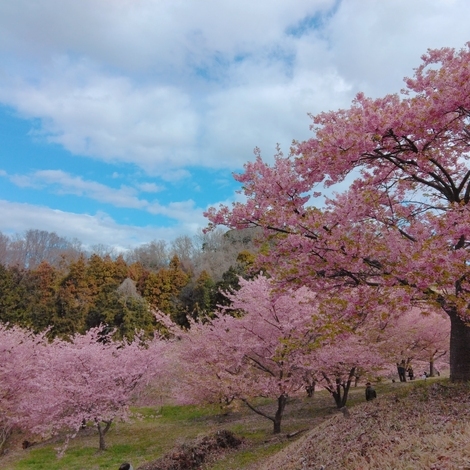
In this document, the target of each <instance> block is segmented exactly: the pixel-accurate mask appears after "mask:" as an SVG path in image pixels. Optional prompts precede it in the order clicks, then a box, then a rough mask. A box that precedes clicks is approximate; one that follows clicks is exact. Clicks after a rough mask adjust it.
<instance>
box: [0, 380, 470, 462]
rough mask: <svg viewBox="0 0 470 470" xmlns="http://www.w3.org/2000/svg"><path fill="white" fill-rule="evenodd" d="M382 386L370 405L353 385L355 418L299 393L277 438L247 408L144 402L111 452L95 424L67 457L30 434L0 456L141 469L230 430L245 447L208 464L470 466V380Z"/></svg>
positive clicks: (116, 435)
mask: <svg viewBox="0 0 470 470" xmlns="http://www.w3.org/2000/svg"><path fill="white" fill-rule="evenodd" d="M376 389H377V391H378V395H379V396H378V399H377V400H376V401H374V402H371V403H365V402H364V388H363V387H358V388H357V389H353V390H352V393H351V399H350V404H349V410H350V416H349V418H347V417H345V416H344V415H343V414H342V413H339V412H338V411H337V410H336V409H335V407H334V404H333V400H332V398H331V397H330V396H329V395H328V394H327V393H326V392H325V391H320V392H316V394H315V396H314V397H313V398H310V399H309V398H307V397H301V398H298V399H293V400H291V401H290V403H289V405H288V407H287V410H286V417H285V420H284V423H283V432H282V434H281V435H280V436H273V434H272V425H271V423H270V422H269V421H267V420H266V419H264V418H262V417H260V416H258V415H255V414H254V413H252V412H250V411H249V410H246V409H245V408H244V407H242V406H241V407H239V408H233V409H231V410H230V412H229V413H224V414H222V413H221V410H220V409H219V408H217V407H188V406H186V407H177V406H164V407H158V408H153V407H145V408H139V410H138V411H139V412H140V413H141V415H142V416H141V419H139V420H134V421H132V422H131V423H116V424H115V425H114V426H113V427H112V429H111V430H110V431H109V433H108V435H107V442H108V450H107V451H105V452H102V453H99V452H98V451H97V444H98V437H97V435H96V434H95V432H94V430H93V429H91V428H90V429H86V430H84V431H83V432H82V433H81V434H80V435H79V436H78V437H77V438H76V439H75V440H73V441H72V442H71V444H70V446H69V448H68V450H67V452H66V453H65V456H64V457H63V458H62V459H57V457H56V451H55V448H56V447H57V446H58V445H59V444H60V442H47V443H41V444H36V445H34V446H33V447H31V448H28V449H25V450H23V449H22V448H21V442H22V440H24V438H25V436H15V440H14V441H12V443H11V444H10V446H9V447H10V448H9V451H8V453H7V454H6V455H5V456H3V457H1V459H0V463H1V464H2V468H6V469H11V470H16V469H18V470H20V469H21V470H26V469H28V470H41V469H44V470H46V469H47V470H60V469H67V470H95V469H96V470H98V469H99V470H101V469H114V470H117V468H118V467H119V465H120V463H122V462H123V461H130V462H132V464H133V465H134V468H138V467H139V466H141V465H144V464H145V463H148V462H151V461H153V460H155V459H157V458H159V457H161V456H162V455H164V454H165V453H168V452H169V451H170V450H172V449H174V448H175V446H178V445H182V444H189V443H192V442H195V440H196V439H197V438H201V436H205V435H208V434H210V433H213V432H215V431H219V430H229V431H232V432H234V433H235V434H236V435H237V436H239V437H241V438H242V439H243V443H242V445H241V446H240V447H238V448H237V449H235V450H227V451H225V452H224V453H222V454H218V455H217V460H214V459H213V460H212V461H211V462H210V463H207V464H206V465H205V466H204V469H205V470H236V469H238V470H241V469H246V470H256V469H260V470H261V469H262V470H277V469H279V470H281V469H282V470H294V469H295V470H297V469H298V470H301V469H309V468H312V469H318V468H322V466H324V468H325V469H329V468H345V469H368V468H370V469H381V470H382V469H384V470H386V469H394V470H395V469H396V470H399V469H434V470H438V469H439V470H441V469H457V468H468V469H470V444H468V443H469V442H470V388H469V387H467V386H466V385H460V386H454V385H451V384H449V383H448V382H447V381H446V380H445V379H443V380H442V379H441V380H428V381H426V382H424V381H422V380H419V381H415V382H413V383H406V384H401V383H393V384H383V385H379V386H377V387H376ZM264 406H266V407H267V408H269V407H270V406H273V405H272V404H270V403H269V402H266V403H265V404H264ZM298 431H301V432H300V433H298V434H296V435H295V437H288V435H291V434H295V433H296V432H298Z"/></svg>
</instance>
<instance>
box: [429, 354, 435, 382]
mask: <svg viewBox="0 0 470 470" xmlns="http://www.w3.org/2000/svg"><path fill="white" fill-rule="evenodd" d="M429 377H434V358H433V357H431V359H430V360H429Z"/></svg>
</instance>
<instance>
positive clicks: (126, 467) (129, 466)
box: [119, 462, 134, 470]
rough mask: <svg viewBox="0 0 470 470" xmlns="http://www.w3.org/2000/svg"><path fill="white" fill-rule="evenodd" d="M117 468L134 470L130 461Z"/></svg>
mask: <svg viewBox="0 0 470 470" xmlns="http://www.w3.org/2000/svg"><path fill="white" fill-rule="evenodd" d="M119 470H134V469H133V468H132V465H131V464H130V463H127V462H124V463H123V464H121V466H120V467H119Z"/></svg>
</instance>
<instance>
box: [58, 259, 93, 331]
mask: <svg viewBox="0 0 470 470" xmlns="http://www.w3.org/2000/svg"><path fill="white" fill-rule="evenodd" d="M91 305H92V291H91V289H90V281H89V278H88V275H87V262H86V259H85V258H84V257H83V256H80V257H79V258H78V259H77V260H76V261H72V262H71V263H70V264H69V266H68V272H67V273H66V274H65V275H64V277H63V278H62V279H61V281H60V285H59V290H58V294H57V310H56V316H55V318H54V319H53V321H52V325H51V334H52V336H62V337H63V336H70V335H73V334H75V333H84V332H85V329H86V321H87V318H88V312H89V310H90V307H91Z"/></svg>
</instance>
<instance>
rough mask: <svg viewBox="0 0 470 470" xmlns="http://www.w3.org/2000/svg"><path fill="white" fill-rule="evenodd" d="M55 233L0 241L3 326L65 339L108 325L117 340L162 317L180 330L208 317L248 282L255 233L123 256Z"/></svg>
mask: <svg viewBox="0 0 470 470" xmlns="http://www.w3.org/2000/svg"><path fill="white" fill-rule="evenodd" d="M80 247H81V245H80V244H79V243H78V242H77V241H74V242H70V241H68V240H67V239H64V238H62V237H59V236H58V235H57V234H55V233H50V232H46V231H41V230H28V231H27V232H25V233H24V234H23V235H22V236H18V235H16V236H14V237H8V236H6V235H3V234H0V292H1V293H0V322H2V323H8V324H10V325H18V326H21V327H25V328H29V329H31V330H32V331H34V332H41V331H45V330H48V336H49V337H51V338H53V337H68V336H71V335H74V334H76V333H81V334H83V333H85V332H86V331H88V330H89V329H91V328H95V327H98V326H100V325H107V326H108V327H109V328H110V329H113V330H115V336H116V337H118V338H124V337H126V338H128V339H132V338H133V337H134V334H135V332H136V331H144V332H145V333H146V334H147V335H152V334H153V332H154V331H155V329H156V327H157V322H156V320H155V317H154V315H153V313H152V311H154V310H159V311H161V312H163V313H165V314H167V315H169V317H170V318H171V319H172V321H174V322H175V323H176V324H178V325H181V326H188V325H189V320H190V319H196V318H203V317H205V316H209V315H210V314H211V312H213V311H214V310H215V309H216V306H217V305H218V304H224V302H226V299H225V298H224V295H223V293H222V292H223V291H226V290H228V289H232V288H237V286H238V279H239V276H242V277H245V278H248V277H249V276H250V266H251V264H252V261H253V258H254V255H253V250H255V245H254V239H253V231H241V233H235V232H234V231H230V232H227V233H225V232H223V231H218V232H216V233H211V234H209V235H207V236H201V237H199V239H195V240H193V239H191V238H190V237H179V238H178V239H176V240H175V241H174V242H173V243H172V244H171V245H168V244H167V243H166V242H164V241H161V240H160V241H157V240H155V241H152V242H150V243H148V244H145V245H141V246H139V247H137V248H134V249H132V250H129V251H128V252H127V253H124V254H117V253H115V252H113V250H112V248H110V247H104V246H100V247H95V248H96V251H94V252H92V253H90V252H86V251H84V250H82V249H81V248H80Z"/></svg>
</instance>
